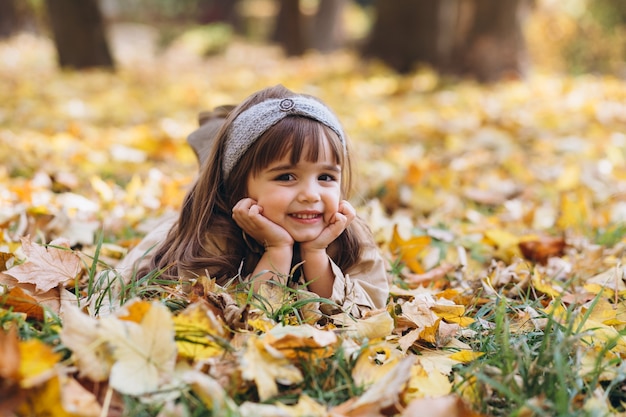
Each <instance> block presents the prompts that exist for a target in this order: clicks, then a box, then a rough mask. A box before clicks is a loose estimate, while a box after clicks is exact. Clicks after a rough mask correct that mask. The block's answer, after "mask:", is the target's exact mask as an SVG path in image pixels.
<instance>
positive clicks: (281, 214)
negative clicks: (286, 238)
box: [247, 140, 341, 242]
mask: <svg viewBox="0 0 626 417" xmlns="http://www.w3.org/2000/svg"><path fill="white" fill-rule="evenodd" d="M320 150H321V152H320V153H319V157H318V158H317V161H314V162H313V161H307V160H306V159H305V158H301V159H300V161H298V162H297V163H296V164H295V165H294V164H292V163H291V161H290V154H289V153H288V154H287V155H285V157H283V158H282V159H279V160H276V161H274V162H272V163H270V164H269V165H268V166H267V167H266V168H264V169H262V170H261V172H259V173H258V174H257V175H250V176H249V177H248V183H247V189H248V197H250V198H252V199H253V200H256V202H257V204H258V205H259V206H261V207H262V208H263V215H264V216H265V217H266V218H268V219H269V220H271V221H272V222H274V223H276V224H278V225H279V226H281V227H282V228H284V229H285V230H286V231H287V232H288V233H289V234H290V235H291V237H292V238H293V239H294V241H296V242H307V241H310V240H313V239H315V238H316V237H318V236H319V235H320V233H321V232H322V230H324V228H325V227H326V226H327V225H328V223H329V221H330V219H331V217H332V216H333V215H334V214H335V213H336V212H337V210H338V208H339V203H340V201H341V187H340V184H341V167H340V166H339V165H338V164H337V163H336V162H335V160H334V158H333V155H332V153H331V151H330V147H329V145H328V143H327V140H326V141H324V146H323V148H322V149H320ZM302 155H306V150H305V152H303V153H302Z"/></svg>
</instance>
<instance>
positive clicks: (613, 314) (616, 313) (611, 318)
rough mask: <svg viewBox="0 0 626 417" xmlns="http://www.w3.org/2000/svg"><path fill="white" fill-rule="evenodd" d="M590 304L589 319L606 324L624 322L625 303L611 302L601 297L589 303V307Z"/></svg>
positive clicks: (622, 323)
mask: <svg viewBox="0 0 626 417" xmlns="http://www.w3.org/2000/svg"><path fill="white" fill-rule="evenodd" d="M592 306H593V309H592V310H591V312H590V313H589V318H590V319H592V320H595V321H599V322H601V323H602V324H605V325H607V326H621V325H624V324H626V305H625V304H624V303H623V302H619V303H617V304H613V303H610V302H609V301H608V300H607V299H605V298H601V299H599V300H597V301H595V302H592V303H591V304H590V305H589V307H592ZM585 310H587V309H585Z"/></svg>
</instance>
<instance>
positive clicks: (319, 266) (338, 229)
mask: <svg viewBox="0 0 626 417" xmlns="http://www.w3.org/2000/svg"><path fill="white" fill-rule="evenodd" d="M355 217H356V211H355V210H354V207H352V205H351V204H350V203H348V202H347V201H342V202H341V203H340V204H339V209H338V211H337V213H335V214H334V215H333V217H332V218H331V220H330V222H329V224H328V226H327V227H326V228H325V229H324V230H323V231H322V233H320V235H319V236H318V237H317V238H315V240H312V241H310V242H303V243H301V244H300V255H301V256H302V260H303V261H304V264H303V265H302V269H303V273H304V278H305V279H306V281H307V283H308V289H309V290H310V291H313V292H314V293H316V294H317V295H319V296H320V297H324V298H329V297H330V296H331V295H332V293H333V284H334V282H335V272H334V271H333V268H332V265H331V261H330V258H329V257H328V254H327V253H326V248H328V246H329V245H330V244H331V243H333V241H335V239H337V238H338V237H339V235H341V234H342V233H343V231H344V230H346V227H348V225H349V224H350V223H351V222H352V220H354V218H355Z"/></svg>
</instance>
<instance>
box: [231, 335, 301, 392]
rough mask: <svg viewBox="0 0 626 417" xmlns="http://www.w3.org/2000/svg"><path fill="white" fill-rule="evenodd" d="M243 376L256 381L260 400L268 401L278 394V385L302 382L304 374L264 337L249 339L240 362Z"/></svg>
mask: <svg viewBox="0 0 626 417" xmlns="http://www.w3.org/2000/svg"><path fill="white" fill-rule="evenodd" d="M240 367H241V375H242V376H243V378H244V379H246V380H248V381H254V383H255V385H256V387H257V391H258V393H259V399H260V400H261V401H266V400H268V399H270V398H272V397H273V396H275V395H276V394H278V385H277V383H278V382H280V383H281V384H283V385H292V384H296V383H298V382H300V381H302V379H303V377H302V373H301V372H300V370H299V369H298V368H297V367H296V366H295V365H294V364H292V363H291V362H290V361H289V360H288V359H287V358H286V357H285V355H284V354H283V353H281V352H280V351H278V350H276V349H274V348H272V347H271V346H270V345H269V344H268V343H266V341H265V340H264V338H263V336H261V337H256V336H253V337H251V338H249V339H248V343H247V344H246V346H245V348H244V351H243V355H242V357H241V362H240Z"/></svg>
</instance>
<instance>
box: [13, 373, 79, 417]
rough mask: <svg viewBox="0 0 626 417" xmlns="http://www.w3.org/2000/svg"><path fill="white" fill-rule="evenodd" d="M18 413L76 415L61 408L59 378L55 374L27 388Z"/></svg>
mask: <svg viewBox="0 0 626 417" xmlns="http://www.w3.org/2000/svg"><path fill="white" fill-rule="evenodd" d="M19 415H22V416H55V417H77V415H76V414H70V413H68V412H67V411H65V409H64V408H63V405H62V403H61V388H60V384H59V378H58V377H56V376H55V377H54V378H51V379H49V380H48V381H47V382H46V383H45V384H43V385H40V386H36V387H33V388H31V390H29V392H28V397H27V399H26V401H24V402H23V403H22V405H21V406H20V408H19Z"/></svg>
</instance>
